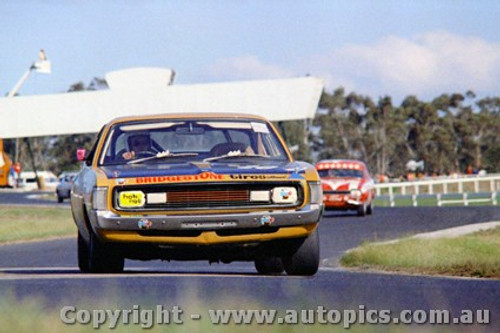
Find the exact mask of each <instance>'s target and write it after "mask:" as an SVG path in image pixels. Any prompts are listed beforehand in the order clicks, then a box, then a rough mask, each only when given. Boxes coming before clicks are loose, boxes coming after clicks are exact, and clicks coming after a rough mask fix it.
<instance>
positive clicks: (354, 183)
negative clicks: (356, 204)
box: [321, 178, 362, 191]
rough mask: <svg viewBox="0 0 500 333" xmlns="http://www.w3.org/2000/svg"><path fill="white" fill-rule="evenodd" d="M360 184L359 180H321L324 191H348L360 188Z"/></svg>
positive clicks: (360, 180)
mask: <svg viewBox="0 0 500 333" xmlns="http://www.w3.org/2000/svg"><path fill="white" fill-rule="evenodd" d="M361 183H362V179H360V178H345V179H343V178H340V179H339V178H336V179H321V184H322V187H323V190H324V191H350V190H353V189H358V188H360V185H361Z"/></svg>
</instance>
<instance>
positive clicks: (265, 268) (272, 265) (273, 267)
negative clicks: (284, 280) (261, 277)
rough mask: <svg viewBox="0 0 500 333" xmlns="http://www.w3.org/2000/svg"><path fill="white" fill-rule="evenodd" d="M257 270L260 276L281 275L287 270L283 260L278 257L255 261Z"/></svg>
mask: <svg viewBox="0 0 500 333" xmlns="http://www.w3.org/2000/svg"><path fill="white" fill-rule="evenodd" d="M255 268H256V269H257V272H259V273H260V274H281V273H283V271H284V270H285V267H284V266H283V261H282V260H281V258H276V257H269V258H260V259H257V260H255Z"/></svg>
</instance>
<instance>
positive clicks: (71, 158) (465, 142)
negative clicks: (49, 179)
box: [5, 78, 500, 177]
mask: <svg viewBox="0 0 500 333" xmlns="http://www.w3.org/2000/svg"><path fill="white" fill-rule="evenodd" d="M105 88H106V82H105V81H104V80H103V79H99V78H95V79H94V80H92V81H91V83H90V84H89V85H87V86H86V85H85V84H83V83H82V82H78V83H76V84H74V85H72V86H71V87H70V88H69V90H68V92H73V91H81V90H97V89H105ZM275 125H276V126H277V128H278V129H279V130H280V132H281V133H282V134H283V136H284V137H285V140H286V142H287V144H288V145H289V147H292V150H293V155H294V156H295V157H296V158H298V159H301V160H306V161H309V162H316V161H317V160H320V159H330V158H345V159H358V160H363V161H365V162H366V163H367V165H368V166H369V168H370V170H371V171H372V173H373V174H384V175H388V176H390V177H399V176H401V175H404V174H405V173H406V171H407V169H406V164H407V162H408V161H410V160H415V161H424V164H425V172H426V173H428V174H436V175H444V174H450V173H456V172H458V173H460V172H462V173H463V172H465V170H466V169H467V168H468V167H469V168H472V169H475V170H480V169H485V170H487V171H488V172H496V171H498V169H499V165H500V135H499V134H500V97H487V98H482V99H477V97H476V95H475V94H474V93H473V92H472V91H468V92H466V93H464V94H460V93H454V94H442V95H440V96H438V97H436V98H434V99H433V100H432V101H430V102H429V101H422V100H419V99H418V98H417V97H416V96H408V97H406V98H405V99H404V100H403V101H402V102H401V105H394V104H393V102H392V99H391V97H390V96H385V97H381V98H379V99H378V101H377V102H375V101H374V100H373V99H372V98H371V97H369V96H363V95H360V94H357V93H355V92H349V93H346V91H345V89H344V88H342V87H339V88H337V89H335V90H334V91H332V92H331V93H330V92H326V91H325V92H323V94H322V96H321V99H320V103H319V108H318V112H317V113H316V116H315V118H314V119H313V120H310V121H305V122H303V121H285V122H280V123H276V124H275ZM95 139H96V134H83V135H65V136H57V137H44V138H34V139H30V140H32V142H31V143H32V144H31V146H32V149H33V152H34V155H35V163H36V164H37V165H38V166H39V168H40V169H47V170H52V171H54V172H55V173H59V172H61V171H66V170H77V169H78V168H79V163H78V162H77V161H76V154H75V151H76V149H77V148H82V147H83V148H86V149H90V147H91V146H92V143H93V141H94V140H95ZM5 149H6V151H7V153H8V154H9V155H10V156H13V154H14V140H5ZM28 158H29V156H28V152H27V149H26V145H25V144H24V145H23V144H21V149H20V155H19V159H20V161H23V162H24V163H23V168H24V169H29V168H30V167H29V166H30V165H31V164H30V163H28V161H29V159H28Z"/></svg>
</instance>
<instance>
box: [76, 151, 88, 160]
mask: <svg viewBox="0 0 500 333" xmlns="http://www.w3.org/2000/svg"><path fill="white" fill-rule="evenodd" d="M85 155H87V151H86V150H85V149H83V148H79V149H77V150H76V158H77V160H78V161H79V162H83V161H85Z"/></svg>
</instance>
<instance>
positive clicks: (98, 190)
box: [92, 187, 108, 210]
mask: <svg viewBox="0 0 500 333" xmlns="http://www.w3.org/2000/svg"><path fill="white" fill-rule="evenodd" d="M107 202H108V188H107V187H94V190H93V191H92V209H96V210H106V209H107Z"/></svg>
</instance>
